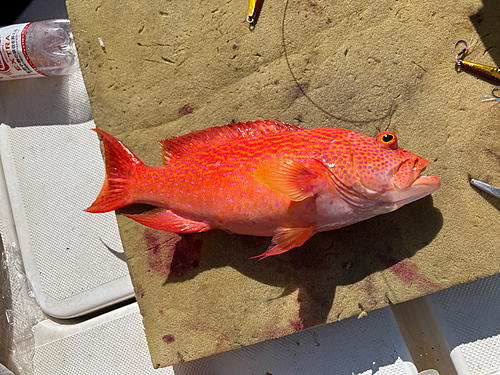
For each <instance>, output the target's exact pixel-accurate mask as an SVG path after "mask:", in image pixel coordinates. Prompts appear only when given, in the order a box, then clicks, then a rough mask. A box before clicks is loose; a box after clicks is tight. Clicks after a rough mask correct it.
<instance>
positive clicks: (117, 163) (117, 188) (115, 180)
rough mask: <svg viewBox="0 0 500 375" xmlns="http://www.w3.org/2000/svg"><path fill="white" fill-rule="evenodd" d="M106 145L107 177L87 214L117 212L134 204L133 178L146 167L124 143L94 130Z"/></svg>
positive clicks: (101, 131) (103, 132)
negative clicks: (139, 169)
mask: <svg viewBox="0 0 500 375" xmlns="http://www.w3.org/2000/svg"><path fill="white" fill-rule="evenodd" d="M92 130H94V131H95V132H96V133H97V134H99V135H100V136H101V138H102V141H103V143H104V158H105V162H106V177H105V180H104V185H103V186H102V189H101V192H100V193H99V195H98V196H97V199H96V200H95V202H94V203H92V206H90V207H89V208H87V209H86V210H85V211H86V212H92V213H101V212H108V211H113V210H117V209H119V208H121V207H124V206H127V205H129V204H132V203H134V202H133V196H132V191H131V189H130V188H132V187H133V185H132V183H133V178H134V175H135V172H136V170H137V168H141V167H145V164H144V163H143V162H141V161H140V160H139V158H138V157H137V156H135V155H134V154H133V153H132V152H131V151H130V150H129V149H128V148H127V147H125V145H124V144H123V143H121V142H120V141H119V140H117V139H116V138H115V137H113V136H112V135H110V134H108V133H106V132H105V131H103V130H100V129H92Z"/></svg>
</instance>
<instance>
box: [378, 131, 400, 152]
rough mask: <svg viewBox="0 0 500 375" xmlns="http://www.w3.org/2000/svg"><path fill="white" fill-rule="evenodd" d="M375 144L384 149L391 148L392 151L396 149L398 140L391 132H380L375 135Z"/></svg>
mask: <svg viewBox="0 0 500 375" xmlns="http://www.w3.org/2000/svg"><path fill="white" fill-rule="evenodd" d="M376 139H377V143H378V144H379V145H380V146H382V147H384V148H391V149H393V150H395V149H397V148H398V139H397V138H396V134H394V133H393V132H388V131H385V132H382V133H380V134H379V135H377V138H376Z"/></svg>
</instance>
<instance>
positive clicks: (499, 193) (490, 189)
mask: <svg viewBox="0 0 500 375" xmlns="http://www.w3.org/2000/svg"><path fill="white" fill-rule="evenodd" d="M470 184H471V185H472V186H475V187H477V188H478V189H480V190H482V191H484V192H486V193H488V194H491V195H493V196H494V197H497V198H500V189H499V188H496V187H494V186H491V185H490V184H487V183H486V182H483V181H478V180H475V179H471V180H470Z"/></svg>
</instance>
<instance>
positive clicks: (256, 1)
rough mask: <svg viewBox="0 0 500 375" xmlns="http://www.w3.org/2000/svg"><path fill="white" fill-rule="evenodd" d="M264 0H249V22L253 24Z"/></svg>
mask: <svg viewBox="0 0 500 375" xmlns="http://www.w3.org/2000/svg"><path fill="white" fill-rule="evenodd" d="M261 3H262V0H250V1H249V2H248V15H247V22H248V23H250V24H252V23H253V22H254V21H255V19H256V18H257V13H258V12H259V9H260V5H261Z"/></svg>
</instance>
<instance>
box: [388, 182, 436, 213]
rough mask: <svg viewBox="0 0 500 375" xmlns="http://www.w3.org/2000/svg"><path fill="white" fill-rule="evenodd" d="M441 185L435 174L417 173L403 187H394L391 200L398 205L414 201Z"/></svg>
mask: <svg viewBox="0 0 500 375" xmlns="http://www.w3.org/2000/svg"><path fill="white" fill-rule="evenodd" d="M440 187H441V181H440V180H439V178H438V177H436V176H423V175H418V176H417V178H416V179H415V180H414V181H413V183H412V184H411V185H410V186H408V187H407V188H405V189H399V188H397V187H395V189H394V191H393V193H395V198H396V199H395V200H394V201H393V203H394V204H396V205H397V206H398V207H401V206H403V205H405V204H408V203H411V202H415V201H417V200H419V199H421V198H423V197H426V196H427V195H430V194H432V193H434V192H435V191H436V190H438V189H439V188H440Z"/></svg>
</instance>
